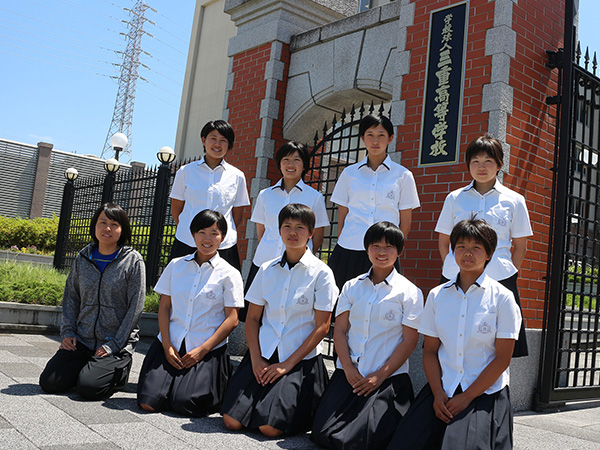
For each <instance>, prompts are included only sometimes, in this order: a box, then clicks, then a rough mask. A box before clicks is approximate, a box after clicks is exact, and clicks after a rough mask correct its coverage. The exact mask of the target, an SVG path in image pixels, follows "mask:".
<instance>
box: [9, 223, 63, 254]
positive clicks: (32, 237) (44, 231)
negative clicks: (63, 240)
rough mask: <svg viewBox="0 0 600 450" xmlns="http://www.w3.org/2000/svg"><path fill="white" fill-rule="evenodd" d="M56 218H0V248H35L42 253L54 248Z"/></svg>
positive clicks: (56, 231) (56, 228)
mask: <svg viewBox="0 0 600 450" xmlns="http://www.w3.org/2000/svg"><path fill="white" fill-rule="evenodd" d="M57 233H58V217H56V216H54V217H52V219H44V218H41V217H39V218H36V219H19V218H17V219H13V218H9V217H3V216H0V248H10V247H12V246H13V245H16V246H17V247H19V248H22V247H28V246H35V247H37V249H38V250H40V251H42V252H53V251H54V249H55V248H56V234H57Z"/></svg>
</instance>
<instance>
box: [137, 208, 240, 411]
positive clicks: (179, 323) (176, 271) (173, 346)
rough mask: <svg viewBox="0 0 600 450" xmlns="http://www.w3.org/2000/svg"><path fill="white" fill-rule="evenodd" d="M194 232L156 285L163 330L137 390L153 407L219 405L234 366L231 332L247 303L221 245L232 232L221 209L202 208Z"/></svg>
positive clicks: (208, 408) (187, 408)
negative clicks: (190, 248)
mask: <svg viewBox="0 0 600 450" xmlns="http://www.w3.org/2000/svg"><path fill="white" fill-rule="evenodd" d="M190 232H191V234H192V236H193V237H194V241H195V242H196V248H197V250H196V252H195V253H194V254H192V255H188V256H184V257H181V258H177V259H174V260H172V261H171V262H170V263H169V265H168V266H167V267H166V269H165V271H164V272H163V274H162V275H161V277H160V279H159V280H158V283H157V284H156V287H155V288H154V290H155V291H156V292H158V293H159V294H161V297H160V306H159V309H158V326H159V328H160V334H159V335H158V337H157V338H156V340H155V341H154V343H153V344H152V346H151V347H150V350H148V354H147V355H146V358H145V359H144V364H143V365H142V370H141V372H140V379H139V382H138V395H137V398H138V404H139V405H140V406H141V407H142V408H143V409H145V410H147V411H152V412H154V411H160V410H164V409H171V410H173V411H175V412H176V413H178V414H181V415H185V416H192V417H202V416H205V415H206V414H208V413H211V412H215V411H218V409H219V407H220V406H221V401H222V400H223V394H224V392H225V386H226V385H227V381H228V380H229V376H230V374H231V364H230V361H229V355H228V354H227V337H228V336H229V334H230V333H231V332H232V331H233V329H234V328H235V327H236V326H237V323H238V318H237V315H238V308H240V307H241V306H242V305H243V303H244V302H243V295H242V285H243V282H242V276H241V275H240V272H239V271H238V270H236V269H234V268H233V267H232V266H231V265H230V264H229V263H228V262H227V261H225V260H224V259H223V258H221V257H220V256H219V254H218V252H217V250H218V248H219V245H221V242H223V239H224V237H225V235H226V234H227V221H226V220H225V217H224V216H223V214H221V213H220V212H217V211H211V210H210V209H205V210H204V211H201V212H199V213H198V214H197V215H196V217H194V220H192V223H191V225H190Z"/></svg>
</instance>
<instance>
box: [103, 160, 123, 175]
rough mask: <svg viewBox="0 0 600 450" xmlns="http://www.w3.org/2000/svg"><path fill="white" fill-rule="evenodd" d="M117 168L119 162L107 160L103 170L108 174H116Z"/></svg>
mask: <svg viewBox="0 0 600 450" xmlns="http://www.w3.org/2000/svg"><path fill="white" fill-rule="evenodd" d="M119 167H120V165H119V161H118V160H116V159H115V158H109V159H107V160H106V161H105V162H104V170H106V171H107V172H108V173H117V171H118V170H119Z"/></svg>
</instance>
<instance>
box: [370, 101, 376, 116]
mask: <svg viewBox="0 0 600 450" xmlns="http://www.w3.org/2000/svg"><path fill="white" fill-rule="evenodd" d="M373 111H375V106H373V100H371V106H369V114H373Z"/></svg>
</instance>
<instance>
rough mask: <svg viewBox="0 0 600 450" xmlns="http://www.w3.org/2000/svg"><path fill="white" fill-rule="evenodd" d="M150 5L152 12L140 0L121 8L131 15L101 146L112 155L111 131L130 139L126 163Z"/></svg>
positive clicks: (104, 153) (106, 154)
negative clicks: (113, 97)
mask: <svg viewBox="0 0 600 450" xmlns="http://www.w3.org/2000/svg"><path fill="white" fill-rule="evenodd" d="M149 8H150V9H151V10H152V11H155V9H154V8H151V7H150V6H148V5H146V4H145V3H144V2H143V1H142V0H136V2H135V5H134V7H133V8H132V9H129V8H123V9H124V10H125V11H127V12H128V13H129V16H130V18H129V21H127V22H126V23H127V34H125V33H121V34H122V35H124V36H125V39H126V41H127V47H126V48H125V51H124V52H122V54H123V63H122V64H120V66H121V75H120V76H119V91H118V93H117V100H116V101H115V109H114V111H113V117H112V122H111V124H110V128H109V129H108V134H107V135H106V141H105V143H104V149H103V150H102V158H103V159H106V158H110V157H112V156H113V151H114V150H113V148H112V146H111V144H110V138H111V136H112V135H113V134H115V133H117V132H121V133H124V134H125V135H126V136H127V137H128V138H129V142H128V143H127V145H126V146H125V148H123V150H122V152H123V153H124V154H125V158H124V159H125V160H126V162H129V161H131V123H132V121H133V107H134V104H135V88H136V82H137V80H138V78H139V74H138V68H139V66H140V53H142V52H143V50H142V46H141V42H142V36H143V35H144V34H148V35H150V33H148V32H147V31H144V23H145V22H146V21H149V22H150V23H152V24H154V22H152V21H151V20H148V19H147V18H146V17H144V13H145V12H146V10H147V9H149ZM123 22H125V21H123ZM117 53H121V52H117ZM115 78H116V77H115ZM114 156H115V158H116V159H119V152H116V154H115V155H114Z"/></svg>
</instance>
